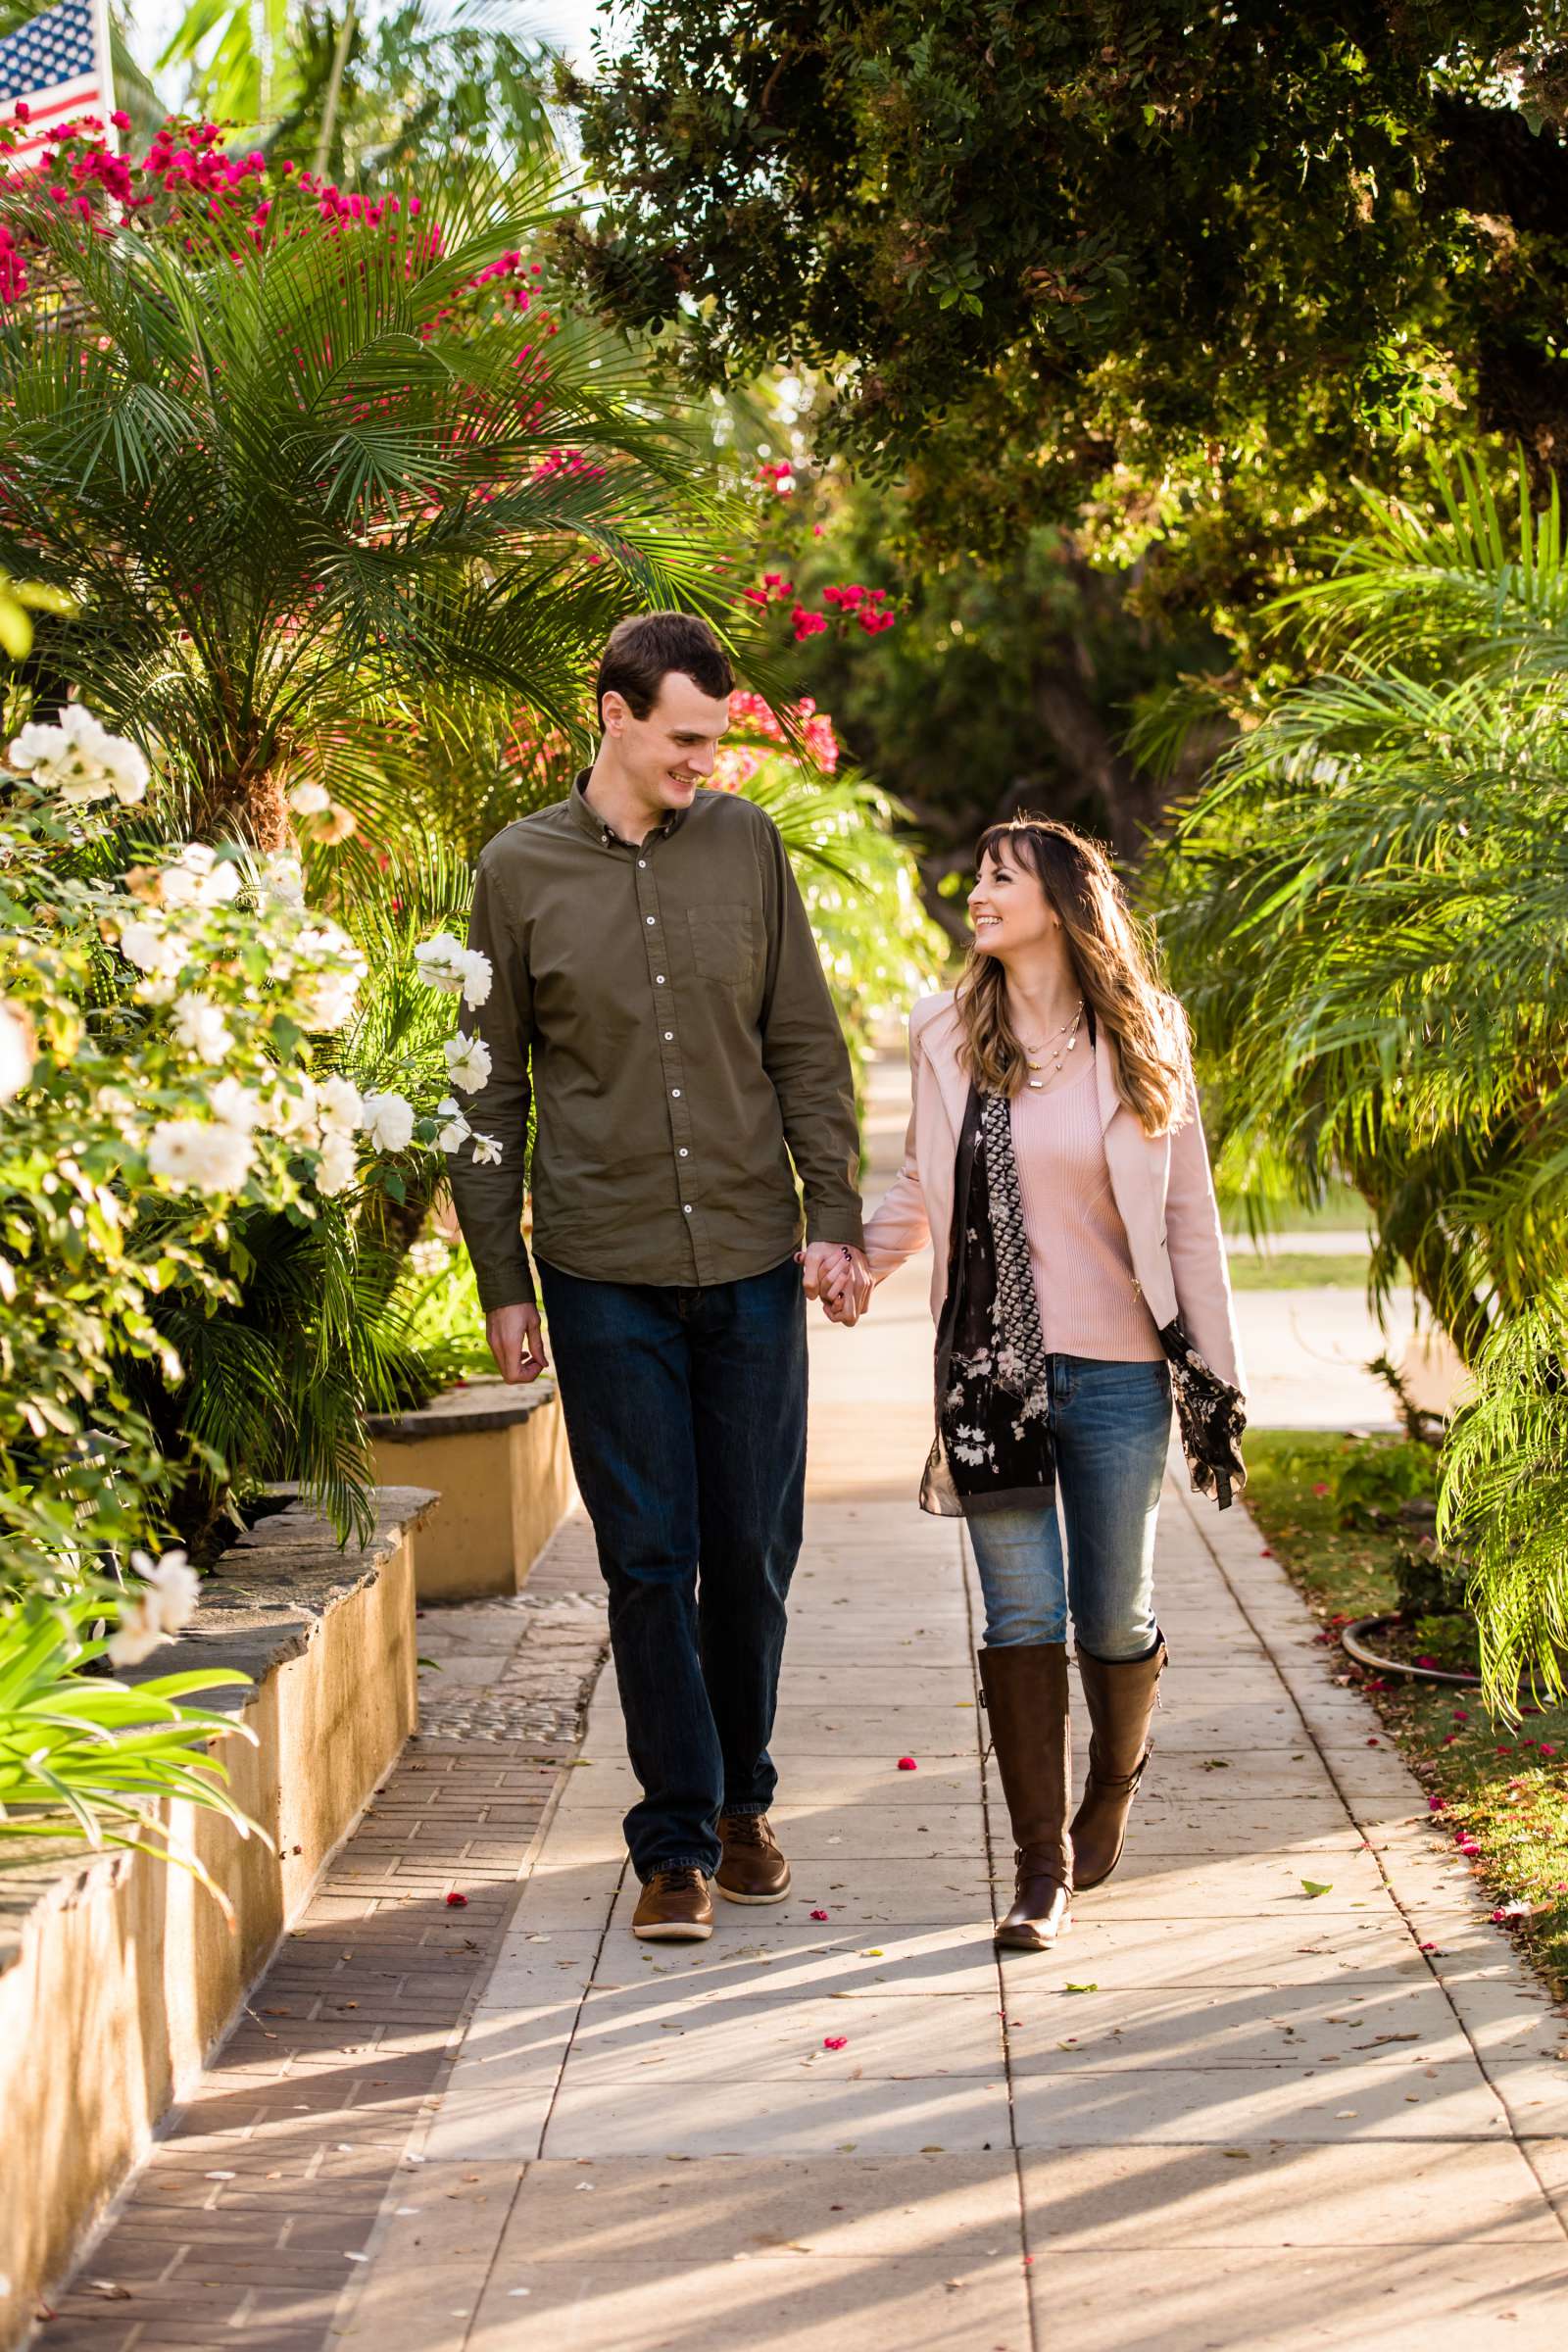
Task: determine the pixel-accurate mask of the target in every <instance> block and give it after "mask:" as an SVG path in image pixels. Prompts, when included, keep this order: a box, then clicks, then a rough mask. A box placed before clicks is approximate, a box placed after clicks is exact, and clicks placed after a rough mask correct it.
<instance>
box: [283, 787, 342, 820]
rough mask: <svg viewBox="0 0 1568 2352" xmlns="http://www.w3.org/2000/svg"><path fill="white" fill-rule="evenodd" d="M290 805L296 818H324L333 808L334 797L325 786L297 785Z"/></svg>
mask: <svg viewBox="0 0 1568 2352" xmlns="http://www.w3.org/2000/svg"><path fill="white" fill-rule="evenodd" d="M288 805H289V807H290V808H291V809H293V811H294V813H295V815H296V816H323V815H324V814H325V813H326V811H327V809H330V808H331V806H332V796H331V794H330V793H329V792H328V791H327V789H326V786H325V785H324V784H313V783H310V782H307V783H304V784H296V785H295V787H294V789H293V791H292V792H291V793H290V794H289V796H288Z"/></svg>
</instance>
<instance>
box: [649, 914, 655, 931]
mask: <svg viewBox="0 0 1568 2352" xmlns="http://www.w3.org/2000/svg"><path fill="white" fill-rule="evenodd" d="M653 927H654V918H653V916H652V915H650V916H649V917H648V928H649V930H650V931H651V930H652V929H653Z"/></svg>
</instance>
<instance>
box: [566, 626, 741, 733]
mask: <svg viewBox="0 0 1568 2352" xmlns="http://www.w3.org/2000/svg"><path fill="white" fill-rule="evenodd" d="M672 669H678V670H681V671H683V672H684V673H685V675H686V676H687V677H689V678H690V679H691V680H692V682H693V684H694V685H697V686H700V687H701V688H702V690H703V692H704V694H711V696H712V697H713V700H714V701H715V702H716V701H717V700H718V698H719V696H720V695H725V694H732V693H733V692H734V690H735V672H734V671H733V670H732V669H731V667H730V665H729V657H728V656H727V655H726V653H725V651H724V649H723V647H722V646H721V645H720V644H719V642H718V639H717V638H716V637H715V636H714V634H713V632H712V630H711V628H710V627H709V625H708V623H707V621H706V620H700V619H699V618H698V616H697V614H696V613H633V614H632V615H631V617H630V618H629V619H627V620H617V621H616V623H615V625H614V627H613V629H612V630H611V632H610V642H609V644H608V645H607V646H606V647H605V650H604V654H603V656H602V658H601V660H600V663H599V679H598V683H597V685H596V686H595V688H594V708H595V710H596V711H598V714H599V723H600V725H601V726H603V725H604V723H605V699H604V698H605V696H606V695H607V694H618V695H621V696H622V697H623V698H624V700H625V702H626V705H627V708H628V709H629V710H630V711H631V713H632V716H633V717H634V718H646V717H647V716H648V713H649V711H652V709H653V707H654V705H655V704H656V703H657V702H658V700H659V690H660V688H661V686H662V684H663V682H664V680H665V678H666V677H667V676H668V675H669V673H670V671H671V670H672Z"/></svg>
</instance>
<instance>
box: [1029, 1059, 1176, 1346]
mask: <svg viewBox="0 0 1568 2352" xmlns="http://www.w3.org/2000/svg"><path fill="white" fill-rule="evenodd" d="M1094 1074H1095V1062H1094V1054H1093V1053H1090V1054H1086V1056H1085V1061H1084V1072H1083V1076H1082V1077H1081V1078H1077V1079H1075V1080H1074V1081H1073V1083H1072V1085H1070V1086H1068V1087H1064V1088H1062V1089H1061V1090H1059V1091H1057V1092H1053V1093H1050V1094H1038V1095H1037V1094H1032V1093H1031V1092H1030V1090H1029V1089H1028V1087H1025V1088H1024V1089H1023V1090H1022V1092H1021V1093H1019V1094H1017V1095H1015V1096H1014V1097H1013V1101H1012V1152H1013V1157H1014V1159H1015V1160H1016V1161H1017V1163H1018V1189H1019V1191H1020V1193H1021V1194H1022V1196H1023V1221H1024V1228H1025V1230H1026V1232H1027V1233H1028V1236H1029V1255H1030V1258H1031V1259H1032V1261H1033V1264H1034V1270H1035V1290H1036V1293H1037V1294H1038V1296H1039V1299H1040V1321H1041V1326H1042V1329H1043V1331H1044V1333H1045V1341H1046V1346H1047V1348H1049V1349H1050V1350H1051V1352H1052V1353H1053V1354H1054V1355H1089V1356H1097V1357H1099V1358H1101V1359H1102V1360H1103V1361H1109V1362H1113V1363H1134V1364H1143V1363H1152V1362H1154V1361H1156V1360H1157V1358H1158V1357H1160V1356H1161V1355H1162V1354H1163V1353H1164V1350H1163V1349H1162V1348H1161V1347H1160V1344H1159V1334H1158V1332H1157V1331H1156V1330H1155V1328H1154V1318H1153V1316H1152V1314H1151V1313H1150V1311H1149V1308H1148V1307H1147V1305H1146V1304H1145V1303H1144V1299H1143V1295H1142V1293H1141V1292H1140V1291H1139V1289H1138V1286H1137V1284H1136V1282H1135V1280H1134V1278H1133V1259H1132V1251H1131V1250H1130V1249H1129V1248H1128V1246H1127V1231H1126V1228H1125V1226H1124V1225H1123V1224H1122V1221H1121V1216H1120V1212H1119V1211H1118V1209H1117V1207H1116V1202H1115V1200H1114V1197H1113V1196H1112V1193H1111V1189H1110V1170H1109V1168H1108V1167H1107V1165H1106V1163H1105V1140H1104V1134H1103V1129H1102V1127H1101V1123H1100V1095H1099V1090H1098V1088H1097V1087H1096V1086H1095V1084H1094Z"/></svg>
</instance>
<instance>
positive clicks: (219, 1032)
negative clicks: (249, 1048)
mask: <svg viewBox="0 0 1568 2352" xmlns="http://www.w3.org/2000/svg"><path fill="white" fill-rule="evenodd" d="M174 1035H175V1037H176V1038H177V1039H178V1040H179V1043H180V1044H181V1045H182V1046H183V1047H184V1049H185V1051H186V1053H187V1054H195V1056H196V1058H197V1060H198V1061H221V1060H222V1058H223V1056H224V1054H231V1053H232V1052H233V1050H234V1032H233V1030H232V1029H230V1027H229V1025H228V1023H227V1022H226V1021H225V1020H224V1018H223V1015H222V1010H221V1007H220V1006H219V1005H215V1004H214V1003H213V1001H212V999H211V997H203V996H198V995H195V994H194V993H190V994H187V995H185V996H183V997H176V998H175V1000H174Z"/></svg>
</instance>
